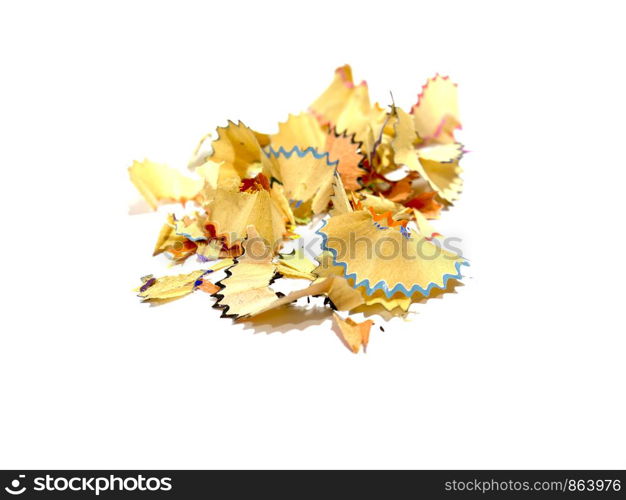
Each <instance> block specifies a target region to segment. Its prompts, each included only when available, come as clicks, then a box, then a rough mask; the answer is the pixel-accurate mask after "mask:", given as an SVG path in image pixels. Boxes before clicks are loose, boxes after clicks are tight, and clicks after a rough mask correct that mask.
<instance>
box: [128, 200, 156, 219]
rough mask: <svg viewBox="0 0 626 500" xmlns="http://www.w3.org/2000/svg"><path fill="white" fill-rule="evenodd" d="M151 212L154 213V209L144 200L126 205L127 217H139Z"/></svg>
mask: <svg viewBox="0 0 626 500" xmlns="http://www.w3.org/2000/svg"><path fill="white" fill-rule="evenodd" d="M152 212H154V209H153V208H152V207H151V206H150V205H148V203H147V202H146V201H145V200H137V201H135V202H133V203H131V204H130V205H128V215H141V214H149V213H152Z"/></svg>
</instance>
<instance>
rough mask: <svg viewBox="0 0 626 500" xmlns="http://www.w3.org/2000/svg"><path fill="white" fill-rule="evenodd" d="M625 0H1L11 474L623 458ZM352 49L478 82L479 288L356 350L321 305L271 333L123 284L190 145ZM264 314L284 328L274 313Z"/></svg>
mask: <svg viewBox="0 0 626 500" xmlns="http://www.w3.org/2000/svg"><path fill="white" fill-rule="evenodd" d="M623 19H624V13H623V12H622V9H621V8H620V3H619V2H614V3H610V2H593V3H589V4H586V3H579V2H565V3H563V4H559V3H557V2H552V3H550V2H540V3H538V4H537V5H535V6H533V5H532V4H531V3H530V2H520V3H519V4H518V5H517V6H514V5H512V4H509V3H506V4H505V3H501V4H500V3H499V2H493V3H486V2H463V3H459V4H456V3H449V2H445V3H444V2H429V3H424V2H393V1H384V2H380V1H378V2H365V1H359V2H339V1H334V2H328V3H325V2H315V3H309V4H307V5H304V4H301V3H299V2H285V3H278V2H267V1H265V2H262V1H257V2H245V3H244V2H227V1H222V2H196V3H187V2H169V3H161V2H154V1H150V2H127V1H124V2H111V1H108V2H11V3H9V2H4V3H3V4H2V7H0V47H1V49H0V51H1V76H0V90H1V92H0V100H1V108H0V122H1V125H0V127H1V129H0V161H1V163H0V167H1V169H2V183H1V186H2V196H1V197H0V200H1V203H2V215H3V219H4V230H3V236H2V245H1V250H0V251H1V252H2V260H1V262H2V264H1V265H2V267H1V271H0V279H1V290H2V291H1V292H0V293H1V294H2V306H1V307H2V316H1V326H0V330H1V334H0V387H1V401H2V403H1V404H2V411H1V412H0V467H4V468H7V467H10V468H18V469H23V468H36V467H41V468H52V467H56V468H71V467H76V468H78V467H80V468H95V467H100V468H213V467H218V468H230V467H246V468H248V467H260V468H303V467H314V468H322V467H330V468H363V467H367V468H371V467H383V468H391V467H401V468H555V467H558V468H581V467H584V468H587V467H589V468H600V467H614V468H615V467H617V468H620V467H621V468H624V467H626V453H625V450H626V426H625V425H624V422H626V404H625V397H624V381H625V380H626V363H625V362H624V355H625V349H626V340H625V338H624V335H625V332H626V328H625V327H624V319H623V311H624V287H623V279H624V278H623V267H624V265H623V252H624V243H625V238H624V234H623V228H624V215H625V214H626V210H625V208H624V207H625V206H626V199H625V196H624V185H625V181H626V174H625V171H626V165H625V160H624V137H625V135H624V134H625V132H626V131H625V130H624V117H625V111H626V109H625V108H626V106H625V97H624V95H625V92H626V78H625V75H624V56H623V48H624V46H625V45H626V40H625V36H624V27H623ZM344 63H350V64H352V66H353V69H354V72H355V77H356V78H357V79H358V80H359V81H360V80H361V79H366V80H367V81H368V83H369V86H370V92H371V95H372V98H373V99H375V100H379V101H381V102H383V103H385V104H387V103H388V102H389V101H388V92H389V90H391V91H393V94H394V98H395V101H396V103H397V104H399V105H401V106H403V107H406V108H408V107H409V106H410V105H411V104H413V103H414V102H415V99H416V95H417V93H418V91H419V89H420V88H421V85H422V83H423V82H424V81H425V79H426V78H427V77H428V76H431V75H433V74H434V73H435V72H439V73H443V74H449V75H451V76H452V78H453V79H454V80H455V81H456V82H458V83H459V89H460V98H461V112H462V118H463V123H464V130H463V131H462V134H460V138H461V139H462V140H463V142H464V143H465V144H466V147H467V148H468V149H469V150H471V151H472V153H471V154H469V155H467V156H466V158H465V159H464V167H465V170H466V174H465V179H466V183H465V191H464V193H463V197H462V199H461V201H460V202H459V203H458V204H457V205H456V206H455V207H454V209H453V210H451V211H449V212H447V213H445V214H444V216H443V218H442V220H441V223H440V224H439V225H438V226H437V227H439V228H443V231H442V232H445V234H448V235H452V236H459V237H461V238H463V248H464V250H465V254H466V256H467V257H468V258H469V259H471V261H472V267H471V268H470V269H469V270H468V274H469V277H468V279H467V280H466V286H464V287H462V288H460V289H459V290H458V293H457V294H454V295H448V296H446V297H444V298H443V299H441V300H432V301H430V302H428V303H426V304H424V305H422V306H420V307H419V308H418V314H417V315H416V316H415V317H414V318H413V320H412V321H410V322H404V321H402V320H398V321H393V322H391V323H388V324H385V323H382V322H378V323H377V324H385V326H386V328H385V329H386V332H385V333H382V332H380V331H379V330H378V328H374V329H373V331H372V339H371V342H370V348H369V350H368V351H369V352H368V353H367V354H366V355H358V356H357V355H352V354H351V353H350V352H349V351H347V350H346V349H345V348H344V347H343V346H342V345H341V343H340V342H339V340H338V339H337V338H336V336H335V335H334V334H333V333H332V332H331V331H330V327H329V321H328V319H327V317H326V316H323V315H320V314H313V315H311V316H307V317H306V322H305V326H306V327H305V328H303V329H302V327H301V326H300V327H299V326H298V324H295V325H293V327H292V328H290V329H288V330H289V331H288V332H286V333H274V334H271V335H267V334H265V333H260V334H254V330H253V329H251V328H250V327H249V326H246V325H245V324H243V325H233V324H232V323H231V322H230V321H229V320H220V319H218V316H219V313H218V312H217V311H215V310H213V309H211V308H210V305H211V301H210V299H209V297H208V296H206V295H203V294H199V293H198V294H195V295H194V296H192V297H188V298H186V299H184V300H181V301H179V302H177V303H173V304H169V305H167V306H163V307H153V308H150V307H148V306H147V305H145V304H140V303H139V301H138V300H137V298H136V297H135V296H134V294H133V293H132V292H131V289H132V288H133V287H134V286H136V284H137V283H138V278H139V277H140V276H141V275H143V274H147V273H150V272H159V271H160V270H162V269H163V263H162V262H161V261H159V260H158V259H153V258H152V257H150V254H151V250H152V246H153V243H154V239H155V236H156V231H157V229H158V227H159V226H160V224H161V222H162V219H163V213H159V214H148V215H134V216H130V215H128V207H129V204H131V203H133V202H134V201H135V200H136V199H137V198H138V196H137V193H136V191H135V190H134V188H133V187H132V186H131V185H130V183H129V181H128V178H127V172H126V168H127V167H128V166H129V165H130V163H131V161H132V160H133V159H138V160H141V159H143V158H144V157H146V156H147V157H149V158H151V159H153V160H155V161H162V162H167V163H169V164H171V165H177V166H184V165H185V164H186V161H187V159H188V157H189V155H190V152H191V150H192V149H193V147H194V146H195V143H196V141H197V140H198V138H199V137H200V136H201V135H203V134H204V133H205V132H208V131H211V130H212V129H214V128H215V126H217V125H224V124H225V122H226V120H227V119H228V118H230V119H241V120H243V121H244V122H245V123H247V124H249V125H250V126H253V127H254V128H256V129H260V130H265V131H268V132H272V131H273V130H275V129H276V123H277V122H278V121H279V120H284V119H285V118H286V116H287V113H288V112H298V111H300V110H303V109H305V108H306V107H307V106H308V104H310V102H311V101H312V100H313V99H314V98H316V97H317V96H318V95H319V93H320V92H321V91H322V90H323V89H324V88H325V87H326V86H327V84H328V83H329V82H330V80H331V78H332V74H333V70H334V69H335V67H337V66H339V65H341V64H344ZM269 329H270V330H271V328H269Z"/></svg>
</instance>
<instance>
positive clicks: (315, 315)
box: [238, 304, 332, 334]
mask: <svg viewBox="0 0 626 500" xmlns="http://www.w3.org/2000/svg"><path fill="white" fill-rule="evenodd" d="M331 315H332V311H331V310H330V308H328V307H319V306H317V305H315V306H313V307H311V306H309V307H305V306H298V305H294V304H290V305H287V306H283V307H279V308H277V309H272V310H269V311H267V312H264V313H262V314H259V315H258V316H253V317H252V318H245V319H241V320H239V321H238V323H241V324H243V325H244V330H253V333H255V334H256V333H274V332H280V333H286V332H288V331H289V330H294V329H295V330H300V331H303V330H306V329H307V328H309V327H311V326H316V325H319V324H321V323H323V322H324V321H326V320H327V319H330V318H331V317H332V316H331Z"/></svg>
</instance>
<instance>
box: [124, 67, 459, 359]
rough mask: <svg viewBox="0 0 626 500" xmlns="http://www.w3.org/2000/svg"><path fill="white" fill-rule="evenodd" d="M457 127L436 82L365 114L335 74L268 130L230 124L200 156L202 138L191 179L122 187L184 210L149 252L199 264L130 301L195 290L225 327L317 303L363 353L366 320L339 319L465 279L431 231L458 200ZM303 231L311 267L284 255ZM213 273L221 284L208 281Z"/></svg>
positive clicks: (450, 92)
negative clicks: (311, 232) (311, 249)
mask: <svg viewBox="0 0 626 500" xmlns="http://www.w3.org/2000/svg"><path fill="white" fill-rule="evenodd" d="M460 127H461V124H460V122H459V116H458V107H457V88H456V85H455V84H454V83H452V82H451V81H450V80H449V79H448V78H447V77H441V76H439V75H437V76H435V77H434V78H431V79H429V80H428V81H427V83H426V84H425V85H424V86H423V88H422V91H421V93H420V94H419V96H418V100H417V103H416V104H415V105H414V106H413V107H412V108H411V110H410V112H406V111H404V110H402V109H401V108H399V107H397V106H395V105H391V106H389V108H388V109H385V108H383V107H381V106H380V105H379V104H377V103H375V104H371V103H370V99H369V94H368V88H367V85H366V83H365V82H362V83H361V84H359V85H355V84H354V83H353V81H352V73H351V69H350V67H349V66H347V65H346V66H343V67H341V68H338V69H337V70H336V72H335V76H334V79H333V81H332V83H331V84H330V86H329V87H328V88H327V89H326V90H325V91H324V92H323V93H322V95H321V96H319V97H318V98H317V99H316V100H315V101H314V102H313V104H311V106H310V107H309V109H308V111H306V112H303V113H300V114H297V115H289V117H288V118H287V121H286V122H284V123H279V124H278V132H277V133H275V134H271V135H268V134H264V133H260V132H257V131H255V130H253V129H251V128H249V127H247V126H246V125H244V124H243V123H242V122H238V123H233V122H230V121H229V122H228V125H227V126H226V127H218V129H217V139H215V140H213V141H212V143H211V150H210V151H209V152H206V153H205V152H202V148H203V145H204V143H205V142H208V141H207V139H208V138H209V137H211V136H210V134H209V135H207V136H205V137H204V138H202V140H201V141H200V144H199V145H198V147H197V148H196V151H195V152H194V157H193V158H192V161H191V162H190V164H189V169H190V170H191V171H192V173H193V176H189V175H184V174H183V173H181V172H180V171H179V170H177V169H174V168H170V167H168V166H166V165H162V164H158V163H153V162H151V161H148V160H145V161H143V162H135V163H134V164H133V165H132V166H131V167H130V168H129V173H130V178H131V180H132V182H133V183H134V184H135V186H136V187H137V188H138V189H139V191H140V192H141V194H142V195H143V197H144V198H145V200H146V201H147V202H148V203H149V204H150V205H151V207H152V208H153V209H156V208H157V206H158V205H159V204H162V203H182V204H183V205H184V209H185V210H188V213H187V215H185V216H183V217H178V218H177V217H176V216H174V215H173V214H170V215H168V218H167V221H166V223H165V225H164V226H163V228H162V230H161V232H160V234H159V235H158V239H157V243H156V247H155V251H154V255H157V254H161V253H164V254H166V255H167V256H168V257H169V258H170V259H171V261H172V263H173V264H181V263H183V262H185V261H186V260H187V259H189V258H190V257H191V256H192V255H195V256H196V258H197V259H198V261H199V262H201V263H206V264H207V266H206V267H204V268H203V269H200V270H197V271H194V272H191V273H187V274H180V275H176V276H164V277H161V278H155V277H153V276H146V277H144V278H142V280H143V284H142V285H141V286H140V287H139V288H137V291H138V292H139V297H141V299H143V300H144V301H149V302H157V303H158V302H165V301H169V300H172V299H176V298H180V297H183V296H185V295H187V294H190V293H192V292H194V291H196V290H201V291H204V292H206V293H208V294H209V295H210V296H212V297H213V298H214V299H215V303H214V307H215V308H218V309H221V310H222V317H229V318H234V319H235V320H241V319H246V320H248V319H249V318H253V317H257V316H258V315H261V314H262V313H266V312H267V311H269V310H273V311H274V313H276V312H277V311H283V312H285V314H286V312H288V311H289V308H286V307H285V306H288V305H289V304H291V303H293V302H295V301H296V300H298V299H300V298H303V297H307V301H309V298H308V297H311V296H314V297H318V296H323V297H324V298H325V300H324V303H323V307H329V308H330V309H332V310H333V313H332V314H333V318H334V321H335V328H334V330H335V331H336V333H337V334H338V335H339V337H340V338H341V339H342V341H343V342H344V343H345V345H346V346H347V347H349V348H350V349H351V350H352V351H353V352H355V353H356V352H358V351H359V349H360V347H361V346H363V349H364V350H365V348H366V346H367V343H368V340H369V333H370V329H371V326H372V324H373V321H371V320H367V321H364V322H361V323H358V322H356V321H354V320H353V319H352V318H350V317H348V316H347V315H348V313H350V314H352V313H363V314H364V315H365V316H370V315H372V314H380V313H381V312H383V313H384V315H383V317H387V318H388V317H389V315H406V314H407V312H408V311H409V307H410V306H411V304H412V303H414V302H417V301H420V302H423V300H424V298H428V297H432V296H435V295H437V296H441V295H442V294H444V293H446V292H453V291H454V287H455V286H456V285H458V283H459V281H460V280H461V279H462V274H461V266H463V265H467V261H466V260H465V259H464V258H463V257H462V256H460V255H457V254H455V253H453V252H450V251H448V250H445V249H444V248H443V246H442V245H441V242H440V241H438V238H441V237H442V236H441V235H440V234H439V233H437V232H436V231H435V230H434V229H433V227H432V226H431V224H430V222H429V219H436V218H438V217H439V215H440V212H441V210H442V209H447V208H449V207H450V206H451V205H452V203H453V202H454V201H455V200H456V199H457V198H458V197H459V194H460V192H461V189H462V180H461V178H460V174H461V168H460V166H459V161H460V160H461V157H462V156H463V153H464V150H463V146H462V145H461V144H460V143H458V142H457V141H456V140H455V138H454V133H455V130H457V129H459V128H460ZM306 225H308V226H307V227H309V228H311V227H313V228H314V229H316V232H315V237H316V238H319V239H320V241H321V252H320V253H319V255H316V256H315V259H314V260H313V259H311V258H308V257H307V256H306V255H305V254H304V253H302V252H297V253H289V252H285V251H284V249H285V245H286V244H287V243H289V242H293V241H294V240H295V239H296V238H299V237H300V236H299V234H298V232H297V231H298V230H299V229H300V228H301V227H302V226H306ZM363 242H365V243H368V244H362V243H363ZM281 250H283V251H282V252H281ZM209 264H210V265H209ZM219 270H223V271H224V272H222V273H221V274H222V275H224V274H225V276H226V277H225V278H223V279H221V280H220V281H215V282H214V281H212V276H215V275H218V274H220V273H216V271H219ZM283 280H300V282H301V281H302V280H308V281H309V282H310V283H309V284H308V286H300V287H299V288H298V289H297V290H295V291H291V292H290V293H287V294H284V293H280V292H277V291H276V290H275V288H276V285H277V283H278V282H282V281H283ZM305 285H306V283H305ZM337 311H340V312H341V314H338V313H337ZM329 314H330V313H329ZM381 329H382V328H381Z"/></svg>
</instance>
